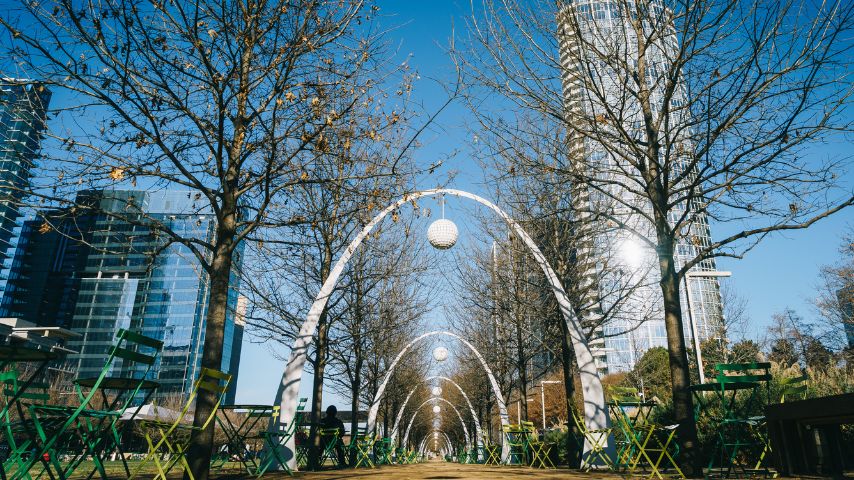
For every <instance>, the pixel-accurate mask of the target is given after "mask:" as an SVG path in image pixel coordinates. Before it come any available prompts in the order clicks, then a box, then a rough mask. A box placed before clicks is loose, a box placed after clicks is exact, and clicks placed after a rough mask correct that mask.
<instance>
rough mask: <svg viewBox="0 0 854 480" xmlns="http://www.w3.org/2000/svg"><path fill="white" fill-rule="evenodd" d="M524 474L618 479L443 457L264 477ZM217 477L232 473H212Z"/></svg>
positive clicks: (565, 479) (327, 479) (403, 478)
mask: <svg viewBox="0 0 854 480" xmlns="http://www.w3.org/2000/svg"><path fill="white" fill-rule="evenodd" d="M517 477H518V478H526V479H536V480H541V479H562V480H572V479H579V480H581V479H583V480H596V479H619V478H623V477H620V476H618V475H612V474H605V473H578V472H569V471H567V470H541V469H535V468H523V467H506V466H505V467H496V466H484V465H460V464H458V463H448V462H445V461H444V460H438V459H436V460H433V461H430V462H427V463H419V464H417V465H392V466H385V467H379V468H375V469H362V468H360V469H358V470H353V469H346V470H326V471H322V472H306V473H297V474H296V476H295V477H288V476H287V475H286V474H283V473H269V474H267V475H264V477H263V478H264V479H277V480H278V479H282V480H284V479H286V478H301V479H306V480H343V479H349V478H360V479H365V480H368V479H370V480H374V479H376V480H410V479H413V480H416V479H423V480H427V479H431V480H439V479H448V480H450V479H469V478H471V479H483V480H486V479H490V480H492V479H496V478H517ZM215 478H218V479H221V480H225V479H226V478H235V477H215Z"/></svg>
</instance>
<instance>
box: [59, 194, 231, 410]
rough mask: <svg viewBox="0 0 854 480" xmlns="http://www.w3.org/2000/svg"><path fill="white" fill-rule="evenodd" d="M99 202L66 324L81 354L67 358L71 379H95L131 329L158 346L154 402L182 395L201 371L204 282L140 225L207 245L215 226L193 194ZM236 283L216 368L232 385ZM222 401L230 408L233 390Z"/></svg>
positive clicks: (195, 265)
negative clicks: (121, 332) (152, 224)
mask: <svg viewBox="0 0 854 480" xmlns="http://www.w3.org/2000/svg"><path fill="white" fill-rule="evenodd" d="M99 203H100V208H99V211H100V212H103V213H98V214H97V215H96V216H95V218H94V219H93V221H92V225H91V231H90V232H88V234H87V235H88V237H89V239H90V242H91V247H90V248H89V250H88V252H87V255H86V259H85V262H84V264H83V267H82V270H81V271H80V272H79V277H80V278H79V282H78V293H77V296H76V302H75V307H74V310H73V318H72V320H71V328H72V330H74V331H76V332H78V333H80V334H82V338H80V339H79V340H78V341H75V342H70V343H69V347H70V348H72V349H74V350H78V351H79V352H80V354H79V355H76V356H73V359H74V360H76V361H77V368H78V373H77V375H78V377H80V378H85V377H91V376H97V375H98V374H99V373H100V371H101V367H102V366H103V364H104V360H105V358H106V354H105V352H106V351H107V348H108V347H109V345H111V344H112V340H113V337H114V336H115V333H116V331H117V330H118V329H119V328H129V329H131V330H133V331H138V332H141V333H143V334H144V335H147V336H150V337H153V338H157V339H159V340H162V341H163V342H164V347H163V352H162V355H161V357H160V360H159V362H158V364H157V365H156V366H155V368H154V373H153V375H152V377H153V378H154V379H155V380H157V381H158V382H159V383H160V384H161V386H160V388H159V389H158V391H157V394H156V396H157V397H161V398H163V397H167V396H173V395H184V396H185V395H187V394H189V392H190V390H191V389H192V384H193V382H194V381H195V379H196V378H197V377H198V372H199V370H200V368H201V359H202V347H203V344H204V335H205V318H206V315H207V307H208V293H209V290H208V289H209V282H208V277H207V274H206V273H205V272H204V270H202V268H201V266H200V263H199V260H198V258H197V257H196V256H195V255H194V253H193V252H192V251H191V250H190V249H189V248H188V247H186V246H185V245H183V244H178V243H172V244H168V242H167V238H166V236H165V234H162V233H161V234H158V233H157V232H155V231H153V230H152V229H151V228H149V227H147V226H145V223H146V222H149V221H150V219H151V220H155V221H157V222H158V223H160V224H162V225H163V227H164V228H168V229H170V230H172V231H173V232H175V233H176V234H177V235H180V236H181V237H182V238H198V239H201V240H205V241H211V240H212V236H213V234H214V227H215V224H214V218H213V216H212V215H211V213H210V209H209V208H208V207H206V206H205V205H203V204H202V203H203V202H201V201H200V198H199V196H198V195H195V194H193V193H192V192H190V193H188V192H176V191H165V192H142V191H104V192H100V199H99ZM129 205H131V207H129ZM129 212H131V213H129ZM133 212H139V213H133ZM111 213H112V214H111ZM155 253H156V256H154V254H155ZM240 253H241V252H238V255H237V257H236V258H237V260H236V261H237V262H238V265H237V266H238V267H239V261H240ZM152 256H153V260H152ZM238 278H239V277H238V276H237V275H236V274H234V275H233V277H232V289H231V292H230V294H229V308H228V314H227V317H226V327H225V344H224V349H223V355H222V363H221V368H222V370H224V371H230V372H231V373H232V375H234V379H233V381H232V382H233V385H236V383H237V378H236V377H237V371H236V366H237V365H238V363H237V361H235V360H239V357H240V347H241V345H240V341H239V340H237V341H235V336H236V335H237V333H238V332H236V331H235V325H234V323H235V310H236V307H237V293H238V292H237V291H238V288H239V285H238ZM240 333H242V332H240ZM115 368H116V369H117V371H116V372H114V374H122V375H131V374H133V373H134V372H130V371H126V370H125V369H123V367H122V365H121V364H120V363H118V364H116V366H115ZM227 397H228V398H227V399H226V401H233V399H234V391H233V389H231V391H230V393H229V395H227Z"/></svg>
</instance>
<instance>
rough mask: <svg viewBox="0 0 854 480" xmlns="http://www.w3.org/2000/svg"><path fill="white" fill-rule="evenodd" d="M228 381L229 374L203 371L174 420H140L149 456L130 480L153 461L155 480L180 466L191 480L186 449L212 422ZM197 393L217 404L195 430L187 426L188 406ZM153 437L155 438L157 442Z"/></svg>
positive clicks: (229, 379) (191, 473) (162, 478)
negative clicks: (214, 399) (203, 393)
mask: <svg viewBox="0 0 854 480" xmlns="http://www.w3.org/2000/svg"><path fill="white" fill-rule="evenodd" d="M229 382H231V375H230V374H228V373H224V372H220V371H219V370H213V369H209V368H202V370H201V372H200V373H199V378H198V380H196V382H195V384H194V385H193V390H192V391H191V392H190V396H189V398H188V399H187V402H186V403H185V404H184V408H183V409H182V410H181V412H180V413H179V414H178V416H177V417H176V418H174V419H170V421H158V420H141V421H140V422H139V423H140V424H141V425H142V427H143V430H144V431H145V441H146V443H147V444H148V453H147V454H146V456H145V458H144V459H143V460H142V461H141V462H140V463H139V465H137V468H136V469H135V470H134V472H133V473H132V474H131V476H130V478H131V479H133V478H136V477H138V476H140V475H141V474H142V470H143V468H144V467H145V466H146V465H148V464H149V463H152V462H153V463H154V464H155V466H156V467H157V475H156V476H155V477H154V478H156V479H160V480H166V478H167V475H168V474H169V471H170V470H172V468H174V467H175V465H177V464H179V463H180V464H181V465H182V466H183V467H184V473H185V475H187V476H188V477H189V478H190V480H193V478H194V477H193V472H192V471H191V470H190V465H189V464H188V463H187V459H186V453H187V448H189V446H190V442H191V441H192V439H193V437H194V436H195V435H196V434H198V433H199V432H201V431H202V430H204V429H205V428H207V427H208V425H209V424H210V423H211V422H212V421H213V420H214V417H215V416H216V413H217V410H218V408H219V405H220V403H221V402H222V398H223V397H224V396H225V391H226V389H227V388H228V384H229ZM200 392H208V393H210V394H213V395H215V396H216V398H217V401H216V404H215V405H214V408H213V409H212V410H211V413H210V415H208V417H207V418H206V419H205V421H204V422H203V423H202V426H201V427H196V426H194V425H193V424H192V423H189V421H190V419H191V418H192V416H190V415H189V412H190V409H191V407H193V405H195V403H196V399H197V398H198V396H199V393H200ZM155 438H157V440H156V441H155Z"/></svg>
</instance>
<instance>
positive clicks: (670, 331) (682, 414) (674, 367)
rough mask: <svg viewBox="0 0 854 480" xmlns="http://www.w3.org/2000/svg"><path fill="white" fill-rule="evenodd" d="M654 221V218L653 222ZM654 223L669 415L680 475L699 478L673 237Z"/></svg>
mask: <svg viewBox="0 0 854 480" xmlns="http://www.w3.org/2000/svg"><path fill="white" fill-rule="evenodd" d="M657 220H658V219H657ZM658 223H663V225H661V226H659V227H657V236H658V264H659V268H660V270H661V282H660V285H661V293H662V295H663V297H664V324H665V328H666V329H667V348H668V354H669V360H670V381H671V383H672V386H673V413H674V417H675V420H676V422H677V423H678V424H679V427H678V429H677V434H678V435H679V441H680V444H681V449H682V450H681V456H682V459H683V461H682V463H683V465H684V466H683V472H684V473H685V475H687V476H689V477H692V478H699V477H702V475H703V463H702V459H701V458H700V452H699V445H698V441H697V424H696V423H695V421H694V402H693V399H692V398H691V391H690V390H689V387H690V385H691V380H690V367H689V363H688V352H687V349H686V348H685V333H684V331H683V325H682V306H681V304H680V302H679V278H678V276H677V275H676V264H675V261H674V258H673V253H674V252H673V245H674V238H673V236H672V235H670V231H669V226H668V225H667V222H666V221H665V220H664V219H661V221H659V222H658Z"/></svg>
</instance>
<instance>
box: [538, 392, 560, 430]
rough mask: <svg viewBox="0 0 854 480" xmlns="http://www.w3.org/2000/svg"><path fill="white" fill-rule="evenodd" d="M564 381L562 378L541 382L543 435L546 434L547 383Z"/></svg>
mask: <svg viewBox="0 0 854 480" xmlns="http://www.w3.org/2000/svg"><path fill="white" fill-rule="evenodd" d="M556 383H563V382H561V381H560V380H542V381H541V382H540V400H541V402H542V406H543V435H545V434H546V387H545V385H546V384H556Z"/></svg>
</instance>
